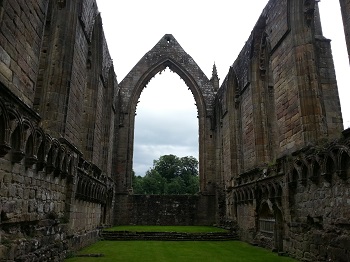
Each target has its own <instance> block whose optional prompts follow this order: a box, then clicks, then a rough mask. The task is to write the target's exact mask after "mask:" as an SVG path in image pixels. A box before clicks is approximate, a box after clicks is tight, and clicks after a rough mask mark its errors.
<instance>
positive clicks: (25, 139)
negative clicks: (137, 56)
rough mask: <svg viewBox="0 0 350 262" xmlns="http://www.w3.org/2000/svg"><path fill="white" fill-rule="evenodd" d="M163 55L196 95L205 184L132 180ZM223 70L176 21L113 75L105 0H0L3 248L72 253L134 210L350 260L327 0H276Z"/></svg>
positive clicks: (45, 256)
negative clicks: (196, 55)
mask: <svg viewBox="0 0 350 262" xmlns="http://www.w3.org/2000/svg"><path fill="white" fill-rule="evenodd" d="M340 3H341V7H342V13H343V20H344V29H345V36H346V39H347V41H348V43H349V42H350V40H349V39H350V36H349V34H348V32H349V30H350V26H349V19H348V17H349V14H350V5H349V1H348V0H341V1H340ZM166 67H169V68H170V69H171V70H173V71H174V72H175V73H177V74H178V75H179V76H180V77H181V78H182V79H183V80H184V81H185V83H186V84H187V85H188V87H189V89H190V90H191V91H192V94H193V96H194V99H195V101H196V105H197V109H198V119H199V152H200V155H199V162H200V167H199V171H200V193H199V194H198V195H197V196H137V195H133V194H132V186H131V185H132V181H131V179H132V159H133V157H132V156H133V135H134V121H135V118H134V114H135V110H136V104H137V102H138V99H139V96H140V94H141V92H142V90H143V88H144V87H145V86H146V85H147V83H148V81H149V80H150V79H151V78H152V77H154V76H155V75H156V74H157V73H158V72H160V71H161V70H163V69H165V68H166ZM218 83H219V79H218V76H217V72H216V69H215V67H214V68H213V75H212V76H211V78H210V79H209V78H208V77H207V76H205V75H204V73H203V72H202V70H201V69H200V68H199V67H198V65H197V64H196V62H195V61H194V60H193V59H192V58H191V56H190V55H189V54H187V53H186V51H185V50H184V49H183V48H182V47H181V46H180V44H179V43H178V42H177V40H176V39H175V37H174V36H173V35H170V34H167V35H164V36H163V37H161V38H160V40H159V42H158V43H157V44H156V45H155V46H154V47H153V48H152V49H151V50H150V51H149V52H148V53H146V54H145V56H144V57H142V59H141V60H140V61H139V63H138V64H137V65H135V67H134V68H133V69H132V70H131V71H130V73H129V74H128V75H127V76H126V77H125V79H124V80H123V81H121V82H120V83H119V84H118V83H117V80H116V74H115V72H114V68H113V64H112V59H111V57H110V55H109V51H108V47H107V43H106V40H105V37H104V33H103V28H102V21H101V17H100V14H99V12H98V9H97V6H96V2H95V0H79V1H62V0H57V1H54V0H50V1H49V0H37V1H34V0H31V1H22V0H3V1H0V261H48V260H51V261H61V260H63V258H64V257H65V256H66V255H68V254H69V252H71V251H74V250H76V249H79V248H81V247H83V246H86V245H88V244H90V243H93V242H95V241H97V240H98V239H99V230H100V228H102V227H104V226H106V225H113V224H130V223H133V224H135V223H136V224H160V225H164V224H183V225H204V224H217V225H221V226H224V227H228V228H231V229H233V230H235V231H236V233H237V234H238V236H239V238H240V239H241V240H243V241H247V242H250V243H253V244H256V245H260V246H263V247H266V248H269V249H272V250H275V251H277V252H280V253H281V254H288V255H290V256H293V257H295V258H297V259H299V260H303V261H349V260H350V249H349V247H350V245H349V243H350V232H349V230H350V223H349V220H350V188H349V183H350V135H349V133H350V132H349V130H345V131H344V130H343V125H342V117H341V109H340V103H339V97H338V91H337V83H336V78H335V71H334V65H333V59H332V53H331V46H330V40H328V39H326V38H324V37H323V35H322V30H321V24H320V19H319V13H318V6H317V1H315V0H295V1H292V0H283V1H277V0H270V1H269V3H268V4H267V5H266V7H265V9H264V10H263V11H262V14H261V16H260V18H259V19H258V21H257V23H256V25H255V27H254V28H253V30H252V33H251V35H250V37H249V39H248V40H247V42H246V44H245V45H244V46H243V48H242V51H241V53H240V54H239V56H238V57H237V59H236V60H235V61H233V64H232V66H231V67H230V70H229V73H228V74H227V76H226V77H225V79H224V81H223V83H222V85H221V86H220V87H219V85H218ZM155 211H156V212H157V213H156V214H154V212H155Z"/></svg>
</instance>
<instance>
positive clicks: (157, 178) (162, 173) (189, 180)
mask: <svg viewBox="0 0 350 262" xmlns="http://www.w3.org/2000/svg"><path fill="white" fill-rule="evenodd" d="M133 189H134V194H155V195H180V194H192V195H193V194H196V193H197V192H198V190H199V179H198V160H197V159H196V158H194V157H193V156H186V157H181V158H179V157H177V156H175V155H164V156H161V157H160V158H159V159H158V160H154V161H153V168H151V169H149V170H148V171H147V172H146V175H145V176H144V177H141V176H135V174H134V176H133Z"/></svg>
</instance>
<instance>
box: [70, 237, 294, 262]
mask: <svg viewBox="0 0 350 262" xmlns="http://www.w3.org/2000/svg"><path fill="white" fill-rule="evenodd" d="M93 253H102V254H104V255H105V256H104V257H97V258H96V257H95V258H93V257H73V258H70V259H67V260H65V261H66V262H112V261H113V262H116V261H123V262H134V261H135V262H136V261H137V262H139V261H142V262H148V261H150V262H179V261H181V262H197V261H198V262H226V261H227V262H235V261H237V262H266V261H269V262H274V261H282V262H288V261H296V260H293V259H291V258H288V257H280V256H278V255H277V254H276V253H272V252H270V251H268V250H266V249H263V248H258V247H253V246H250V245H249V244H247V243H244V242H240V241H100V242H97V243H95V244H93V245H91V246H90V247H87V248H85V249H83V250H82V251H81V252H79V254H93Z"/></svg>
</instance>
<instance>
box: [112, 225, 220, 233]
mask: <svg viewBox="0 0 350 262" xmlns="http://www.w3.org/2000/svg"><path fill="white" fill-rule="evenodd" d="M106 231H132V232H181V233H203V232H204V233H207V232H227V230H225V229H222V228H218V227H210V226H115V227H111V228H108V229H106Z"/></svg>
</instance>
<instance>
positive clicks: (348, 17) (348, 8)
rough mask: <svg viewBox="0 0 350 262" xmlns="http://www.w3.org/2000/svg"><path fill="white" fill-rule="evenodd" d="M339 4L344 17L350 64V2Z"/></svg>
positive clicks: (343, 1)
mask: <svg viewBox="0 0 350 262" xmlns="http://www.w3.org/2000/svg"><path fill="white" fill-rule="evenodd" d="M339 2H340V8H341V14H342V17H343V24H344V32H345V40H346V45H347V47H348V57H349V62H350V0H339Z"/></svg>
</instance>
